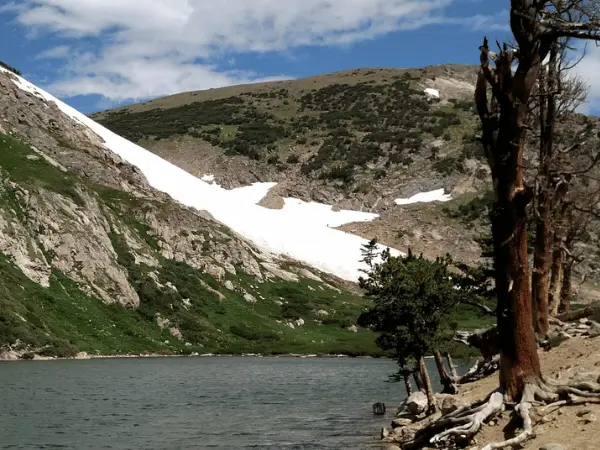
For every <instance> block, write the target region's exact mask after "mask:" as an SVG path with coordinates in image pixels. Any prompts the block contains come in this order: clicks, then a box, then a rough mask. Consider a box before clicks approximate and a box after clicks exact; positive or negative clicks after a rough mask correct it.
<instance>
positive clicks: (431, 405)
mask: <svg viewBox="0 0 600 450" xmlns="http://www.w3.org/2000/svg"><path fill="white" fill-rule="evenodd" d="M419 372H420V373H421V379H422V380H423V385H424V387H425V395H427V405H428V408H427V414H434V413H435V412H436V411H437V405H436V401H435V397H434V396H433V386H432V385H431V379H430V378H429V373H428V372H427V366H426V365H425V358H423V357H421V358H419Z"/></svg>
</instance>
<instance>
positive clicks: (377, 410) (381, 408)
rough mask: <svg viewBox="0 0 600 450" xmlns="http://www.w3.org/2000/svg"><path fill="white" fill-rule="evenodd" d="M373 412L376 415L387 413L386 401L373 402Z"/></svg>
mask: <svg viewBox="0 0 600 450" xmlns="http://www.w3.org/2000/svg"><path fill="white" fill-rule="evenodd" d="M373 414H375V415H376V416H383V415H384V414H385V403H381V402H377V403H373Z"/></svg>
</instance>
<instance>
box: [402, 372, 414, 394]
mask: <svg viewBox="0 0 600 450" xmlns="http://www.w3.org/2000/svg"><path fill="white" fill-rule="evenodd" d="M402 378H403V379H404V387H405V388H406V397H410V394H412V393H413V390H412V386H411V385H410V372H407V371H404V372H402Z"/></svg>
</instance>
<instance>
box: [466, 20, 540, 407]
mask: <svg viewBox="0 0 600 450" xmlns="http://www.w3.org/2000/svg"><path fill="white" fill-rule="evenodd" d="M513 19H514V17H513ZM518 20H519V21H523V20H524V19H523V18H519V19H518ZM528 25H529V26H531V25H532V24H528ZM481 50H482V57H481V63H482V66H481V69H480V72H479V76H478V81H477V87H476V92H475V101H476V104H477V111H478V113H479V117H480V119H481V122H482V128H483V136H482V143H483V144H484V149H485V151H486V156H487V158H488V162H489V165H490V168H491V171H492V179H493V184H494V192H495V196H496V198H495V202H494V205H493V209H492V214H491V222H492V237H493V241H494V269H495V280H496V293H497V297H498V307H497V321H498V333H499V337H500V339H499V342H500V387H501V388H502V389H503V391H504V393H505V395H506V396H507V397H508V398H509V399H511V400H515V401H518V400H520V398H521V396H522V393H523V389H524V387H525V384H526V383H528V382H530V381H533V380H535V379H536V378H539V377H541V368H540V362H539V357H538V353H537V345H536V338H535V333H534V330H533V327H532V323H533V305H532V301H531V286H530V282H529V261H528V258H527V256H528V255H527V214H526V208H527V205H528V204H529V203H530V201H531V199H532V196H533V194H532V191H531V189H528V188H526V186H525V185H524V182H523V154H524V145H525V128H526V127H525V124H526V123H527V119H528V114H529V111H528V102H529V97H530V95H531V91H532V90H533V86H534V83H535V81H536V80H537V78H538V74H539V67H540V64H541V59H540V54H539V51H537V50H535V49H533V48H529V49H527V48H525V49H524V50H525V51H527V50H529V53H528V54H527V56H526V57H525V58H521V59H520V61H519V65H518V67H517V70H516V72H515V74H514V76H513V74H512V71H511V66H512V63H513V60H514V54H513V53H512V52H510V51H508V50H507V48H506V47H505V48H504V50H503V51H502V52H501V53H500V54H499V55H497V56H496V57H495V58H494V62H495V66H496V67H495V70H494V71H492V70H491V68H490V67H489V61H488V54H489V51H488V48H487V40H485V41H484V45H483V46H482V48H481ZM548 50H549V49H548ZM488 83H489V84H490V85H491V88H492V94H493V101H492V105H491V108H490V105H489V104H488V101H487V85H488Z"/></svg>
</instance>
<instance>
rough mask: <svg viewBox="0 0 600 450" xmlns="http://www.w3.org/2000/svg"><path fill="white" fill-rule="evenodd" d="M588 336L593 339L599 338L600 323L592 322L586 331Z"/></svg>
mask: <svg viewBox="0 0 600 450" xmlns="http://www.w3.org/2000/svg"><path fill="white" fill-rule="evenodd" d="M588 335H589V336H590V337H593V338H595V337H598V336H600V323H598V322H592V323H591V325H590V329H589V330H588Z"/></svg>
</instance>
